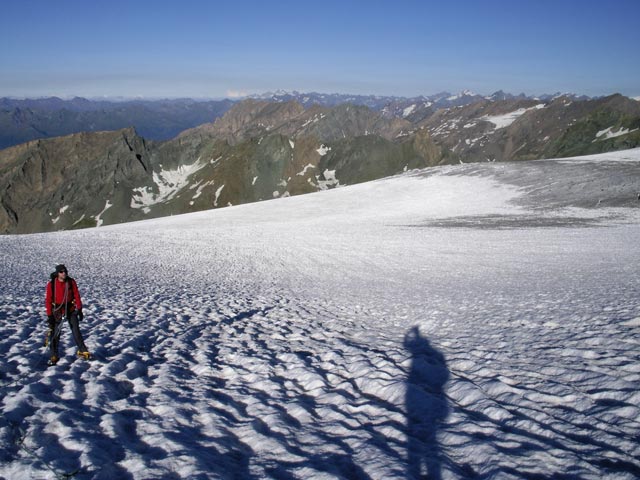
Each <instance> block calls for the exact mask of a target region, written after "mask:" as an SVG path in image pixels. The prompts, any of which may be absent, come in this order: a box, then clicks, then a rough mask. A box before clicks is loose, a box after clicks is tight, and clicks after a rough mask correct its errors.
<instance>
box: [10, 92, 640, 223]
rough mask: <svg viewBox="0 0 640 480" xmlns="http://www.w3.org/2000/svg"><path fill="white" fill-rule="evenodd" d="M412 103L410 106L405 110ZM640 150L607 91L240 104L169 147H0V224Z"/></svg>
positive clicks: (76, 137)
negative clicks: (392, 106) (415, 101)
mask: <svg viewBox="0 0 640 480" xmlns="http://www.w3.org/2000/svg"><path fill="white" fill-rule="evenodd" d="M405 108H407V107H405ZM637 145H640V103H639V102H637V101H635V100H631V99H628V98H626V97H623V96H621V95H612V96H610V97H605V98H601V99H595V100H575V99H572V98H570V97H559V98H556V99H554V100H552V101H546V102H545V101H541V100H532V99H527V98H523V97H515V98H508V99H501V100H490V99H483V100H480V101H477V102H474V103H470V104H466V105H460V106H456V107H451V108H448V109H439V110H435V111H434V110H433V109H431V108H430V106H425V105H415V107H414V108H413V109H412V111H411V112H410V114H409V115H406V116H405V117H404V118H399V117H396V116H393V115H392V116H389V115H388V114H387V113H386V112H384V111H381V110H372V109H370V108H368V107H365V106H359V105H353V104H340V105H337V106H334V107H324V106H321V105H312V106H310V107H305V106H304V105H302V104H300V103H299V102H296V101H286V102H284V101H283V102H273V101H265V100H257V99H248V100H245V101H242V102H238V103H236V104H234V105H233V107H232V108H231V109H229V110H228V111H227V112H226V113H225V115H224V116H222V117H220V118H218V119H216V120H215V121H214V122H211V123H207V124H203V125H200V126H198V127H195V128H192V129H189V130H185V131H183V132H182V133H181V134H180V135H178V136H177V137H176V138H174V139H172V140H169V141H165V142H148V141H147V140H145V139H144V138H143V136H140V135H139V134H138V133H137V132H136V131H135V130H134V129H132V128H129V129H124V130H120V131H115V132H95V133H83V134H73V135H70V136H66V137H60V138H53V139H46V140H36V141H32V142H28V143H26V144H22V145H18V146H15V147H12V148H9V149H5V150H2V151H0V186H2V191H3V192H4V194H3V196H2V197H1V198H0V204H1V207H2V208H0V232H2V233H30V232H36V231H49V230H57V229H69V228H79V227H87V226H96V225H105V224H110V223H118V222H124V221H131V220H138V219H144V218H152V217H158V216H164V215H171V214H179V213H186V212H192V211H198V210H204V209H210V208H219V207H224V206H228V205H237V204H241V203H247V202H254V201H259V200H267V199H271V198H278V197H283V196H289V195H298V194H304V193H311V192H316V191H319V190H324V189H327V188H334V187H336V186H340V185H345V184H354V183H359V182H363V181H367V180H373V179H377V178H382V177H386V176H390V175H393V174H396V173H399V172H402V171H404V170H407V169H414V168H425V167H428V166H433V165H440V164H445V163H458V162H474V161H513V160H530V159H534V158H551V157H557V156H569V155H579V154H586V153H597V152H601V151H609V150H618V149H624V148H631V147H634V146H637Z"/></svg>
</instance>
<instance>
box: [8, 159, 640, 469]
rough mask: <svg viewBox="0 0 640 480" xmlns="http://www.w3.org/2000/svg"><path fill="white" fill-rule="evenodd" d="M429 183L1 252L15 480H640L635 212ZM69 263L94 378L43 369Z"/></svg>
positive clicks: (342, 192) (14, 240) (371, 188)
mask: <svg viewBox="0 0 640 480" xmlns="http://www.w3.org/2000/svg"><path fill="white" fill-rule="evenodd" d="M634 152H635V151H631V152H627V153H625V154H624V155H626V157H625V158H628V157H632V158H633V156H634V155H636V158H637V157H638V154H637V152H635V153H634ZM618 156H620V155H618ZM614 157H615V155H612V156H609V157H607V158H608V159H609V160H607V161H614V160H615V158H614ZM602 161H603V159H602V157H597V158H593V159H587V160H585V159H581V160H579V161H578V162H576V164H575V165H576V166H575V168H576V169H582V168H584V167H585V165H591V164H594V163H598V162H602ZM629 161H634V160H629ZM635 161H637V160H635ZM583 162H586V163H583ZM477 168H488V169H489V168H491V170H489V171H490V172H491V173H490V174H487V175H478V174H477V173H478V172H477V170H476V169H477ZM427 172H428V173H426V174H425V173H421V172H408V173H407V174H405V175H401V176H398V177H394V178H391V179H386V180H383V181H378V182H372V183H369V184H363V185H356V186H353V187H346V188H342V189H338V190H332V191H328V192H319V193H317V194H312V195H307V196H304V197H291V198H286V199H282V200H274V201H268V202H262V203H259V204H253V205H243V206H238V207H233V208H227V209H223V210H216V211H214V212H201V213H197V214H191V215H184V216H177V217H172V218H170V219H156V220H149V221H145V222H138V223H135V224H128V225H119V226H113V227H106V228H100V229H92V230H83V231H76V232H61V233H57V234H46V235H29V236H15V237H0V246H1V248H2V252H3V264H4V266H5V268H6V272H8V274H9V278H11V279H12V282H8V283H4V284H3V285H2V286H1V287H0V306H1V308H0V312H2V313H0V315H2V317H3V318H2V319H3V325H5V328H3V330H2V334H1V335H0V352H2V358H3V360H2V363H1V365H2V369H1V371H0V373H1V376H0V391H1V393H2V395H1V398H2V399H1V400H0V408H1V409H2V416H1V417H0V442H2V444H3V445H6V446H7V448H6V449H5V450H3V451H2V452H1V453H0V477H5V478H11V479H22V478H25V479H26V478H55V475H58V476H60V475H63V474H70V473H73V472H76V471H77V474H76V477H77V478H100V479H101V478H134V479H147V478H176V477H179V478H305V479H306V478H375V479H378V478H379V479H383V478H384V479H390V478H398V479H399V478H419V476H420V475H423V474H425V473H427V472H428V473H429V474H431V475H432V476H435V477H436V478H437V477H442V478H446V479H449V478H509V479H510V478H513V479H515V478H523V477H536V476H547V477H552V476H554V475H556V476H557V475H568V476H571V475H573V476H575V477H576V478H593V479H596V478H597V479H600V478H612V479H613V478H616V479H618V478H623V479H625V478H629V479H631V478H636V477H637V476H638V475H639V474H640V464H639V462H638V461H637V458H638V457H640V450H639V447H638V444H637V441H636V439H637V438H638V435H639V434H640V412H639V409H638V407H637V405H638V404H639V401H640V389H639V388H638V385H640V383H639V380H640V353H639V352H640V350H639V349H638V345H639V344H640V332H639V331H638V328H637V327H638V325H637V319H638V318H640V302H638V291H640V290H639V289H638V287H640V285H639V283H640V279H639V278H638V274H637V265H638V264H639V261H640V252H639V251H638V249H636V248H632V246H633V245H636V244H637V240H638V238H639V237H640V226H639V225H640V223H639V222H638V216H637V213H636V211H635V210H633V209H616V210H615V212H616V213H617V215H618V216H616V217H612V216H611V215H609V213H611V212H610V211H607V212H608V213H607V212H604V213H603V212H602V211H586V210H584V209H578V208H572V209H567V210H562V211H561V212H558V211H555V210H554V211H544V210H543V211H540V210H535V209H533V208H532V207H530V206H528V204H527V202H525V201H523V198H527V195H528V194H529V192H532V191H534V190H535V189H536V188H537V186H536V185H530V186H528V187H527V188H523V187H518V186H515V185H512V184H508V183H505V182H504V180H501V178H504V175H503V173H501V171H500V170H496V167H477V166H461V167H446V168H441V169H435V170H430V171H427ZM561 193H562V192H561ZM564 194H565V195H570V194H571V192H564ZM491 216H497V217H500V216H512V217H514V218H515V219H516V220H517V219H518V218H524V219H530V217H531V216H535V217H536V218H538V217H540V218H543V219H548V217H554V216H557V217H559V218H565V219H566V218H569V217H572V216H576V217H581V218H582V217H589V218H593V219H594V222H596V224H595V225H594V226H587V227H576V226H574V225H575V224H574V223H572V222H570V221H568V220H566V221H564V222H565V223H554V224H553V225H552V226H550V227H544V228H543V227H537V226H535V225H538V224H535V223H531V222H529V220H527V221H526V222H523V223H521V224H517V222H516V224H515V225H512V226H511V227H512V228H509V229H498V228H493V227H492V226H491V225H492V224H490V223H488V222H487V220H486V219H487V218H490V217H491ZM463 217H464V218H472V219H474V220H473V221H469V222H467V223H464V224H463V227H460V226H453V225H455V223H454V222H452V221H451V219H460V218H463ZM532 225H534V226H532ZM58 261H62V262H65V263H66V264H67V266H68V267H69V269H70V273H71V275H72V276H74V277H75V278H76V279H77V280H78V283H79V287H80V290H81V293H82V294H83V300H84V302H85V303H86V308H85V314H86V320H85V322H84V323H82V324H81V328H82V331H83V333H84V335H85V340H86V342H87V344H88V345H89V346H90V348H92V350H93V351H94V352H95V355H96V360H94V361H92V362H85V361H82V360H77V359H76V358H74V355H73V352H74V349H73V346H72V340H71V335H70V331H69V328H68V326H65V329H64V330H63V341H62V343H63V347H62V348H63V352H64V353H63V355H62V360H61V361H60V364H59V365H58V366H57V367H56V368H55V369H47V370H44V369H43V360H44V359H46V354H45V353H44V352H43V349H42V348H38V346H39V345H41V342H42V339H43V336H44V332H45V327H44V325H45V322H44V319H43V317H42V298H41V297H42V296H43V293H44V282H45V280H46V278H47V274H48V273H49V270H50V269H51V268H52V267H53V265H55V263H57V262H58ZM52 470H53V471H52ZM54 472H55V474H54Z"/></svg>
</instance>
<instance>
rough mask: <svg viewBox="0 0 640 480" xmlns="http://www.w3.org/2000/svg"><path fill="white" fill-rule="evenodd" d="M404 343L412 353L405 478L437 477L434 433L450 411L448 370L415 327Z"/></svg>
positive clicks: (433, 479)
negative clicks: (447, 386)
mask: <svg viewBox="0 0 640 480" xmlns="http://www.w3.org/2000/svg"><path fill="white" fill-rule="evenodd" d="M404 346H405V348H406V349H407V350H408V351H409V353H410V354H411V369H410V372H409V376H408V377H407V388H406V397H405V404H406V405H405V406H406V412H407V413H406V415H407V437H408V443H407V477H408V478H410V479H422V478H428V479H429V480H440V479H441V478H442V462H443V454H442V452H441V448H440V445H439V444H438V439H437V433H438V428H440V425H441V424H442V422H443V421H444V420H445V418H446V417H447V415H448V413H449V406H448V404H447V399H446V396H445V393H444V386H445V384H446V383H447V381H448V379H449V370H448V369H447V363H446V361H445V358H444V356H443V355H442V353H440V352H439V351H438V350H436V349H435V348H433V347H432V346H431V344H430V343H429V340H427V339H426V338H425V337H423V336H421V335H420V331H419V329H418V327H417V326H416V327H413V328H412V329H411V330H410V331H409V332H408V333H407V334H406V336H405V339H404Z"/></svg>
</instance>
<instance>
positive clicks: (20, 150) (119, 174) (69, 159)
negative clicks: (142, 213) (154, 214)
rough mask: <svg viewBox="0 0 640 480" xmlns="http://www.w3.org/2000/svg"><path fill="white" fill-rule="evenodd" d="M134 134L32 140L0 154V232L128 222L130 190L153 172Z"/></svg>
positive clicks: (105, 133) (114, 133)
mask: <svg viewBox="0 0 640 480" xmlns="http://www.w3.org/2000/svg"><path fill="white" fill-rule="evenodd" d="M149 162H150V159H149V150H148V147H147V145H146V143H145V141H144V140H143V139H142V138H141V137H139V136H138V135H137V134H136V132H135V131H134V130H133V129H125V130H120V131H115V132H97V133H79V134H74V135H69V136H67V137H60V138H54V139H46V140H35V141H32V142H28V143H25V144H22V145H19V146H16V147H12V148H9V149H5V150H3V151H1V152H0V172H2V173H1V174H0V186H1V187H2V192H3V193H2V197H1V199H0V202H1V205H2V209H0V232H2V233H29V232H36V231H47V230H53V229H68V228H74V227H86V226H95V225H96V224H98V223H100V222H102V223H116V222H121V221H126V220H128V219H129V217H128V216H127V215H126V210H127V209H126V208H123V206H124V205H125V204H126V203H127V202H128V198H127V197H128V196H130V192H131V189H132V188H134V187H135V186H137V185H138V184H140V183H143V182H145V181H148V179H149V178H150V177H151V175H152V173H151V171H152V169H151V165H150V163H149Z"/></svg>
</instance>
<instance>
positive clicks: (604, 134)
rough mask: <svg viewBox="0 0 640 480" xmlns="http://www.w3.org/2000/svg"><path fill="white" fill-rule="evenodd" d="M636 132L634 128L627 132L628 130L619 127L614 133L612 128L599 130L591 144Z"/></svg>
mask: <svg viewBox="0 0 640 480" xmlns="http://www.w3.org/2000/svg"><path fill="white" fill-rule="evenodd" d="M637 130H638V129H637V128H634V129H633V130H629V129H628V128H623V127H620V128H619V129H618V130H616V131H615V132H614V131H613V127H609V128H605V129H604V130H600V131H599V132H598V133H596V138H595V139H594V140H593V142H598V141H600V140H608V139H610V138H615V137H620V136H622V135H626V134H627V133H631V132H635V131H637Z"/></svg>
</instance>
